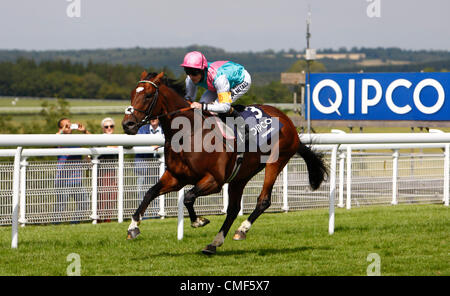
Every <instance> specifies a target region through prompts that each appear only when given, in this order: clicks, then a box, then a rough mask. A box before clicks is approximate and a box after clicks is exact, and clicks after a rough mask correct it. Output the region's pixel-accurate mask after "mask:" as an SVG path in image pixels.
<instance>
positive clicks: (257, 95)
mask: <svg viewBox="0 0 450 296" xmlns="http://www.w3.org/2000/svg"><path fill="white" fill-rule="evenodd" d="M143 70H147V72H161V71H163V72H164V73H165V74H166V75H167V76H168V77H169V78H172V79H175V80H177V81H184V80H185V77H186V76H185V74H184V73H181V74H179V75H178V76H177V75H175V74H174V73H173V72H172V71H171V70H170V69H169V68H167V67H162V68H154V67H146V68H144V67H142V66H140V65H122V64H109V63H93V62H92V61H89V62H88V63H87V64H83V63H78V62H72V61H70V60H68V59H66V60H49V61H41V62H39V63H38V62H36V61H35V60H34V59H27V58H19V59H17V60H16V61H15V62H11V61H4V62H0V96H25V97H43V98H46V97H47V98H53V97H56V98H81V99H83V98H86V99H88V98H96V99H119V100H120V99H123V100H129V98H130V92H131V90H132V89H133V88H134V87H135V86H136V83H137V81H138V80H139V76H140V73H141V72H142V71H143ZM200 94H201V92H199V95H200ZM291 98H292V94H291V91H290V90H289V88H288V87H287V86H286V85H282V84H281V83H280V82H279V74H278V79H277V80H275V81H271V82H270V83H268V84H266V85H259V86H258V85H252V88H251V90H250V92H249V93H248V94H246V95H245V96H244V97H243V98H242V99H241V101H240V102H241V103H245V104H251V103H263V102H290V101H291Z"/></svg>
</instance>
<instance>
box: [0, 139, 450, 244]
mask: <svg viewBox="0 0 450 296" xmlns="http://www.w3.org/2000/svg"><path fill="white" fill-rule="evenodd" d="M366 136H367V138H366ZM300 137H301V140H302V141H303V142H305V143H311V141H312V142H313V143H323V144H319V145H314V149H317V150H322V151H327V152H328V151H331V155H330V158H329V159H328V160H327V161H328V163H329V164H330V176H329V180H327V181H326V182H324V184H323V186H322V187H321V188H320V189H319V190H318V191H317V192H311V191H310V190H308V189H307V188H308V183H307V172H306V167H305V165H304V162H303V160H301V159H299V158H293V159H292V160H291V161H290V162H289V164H288V165H287V166H286V167H285V168H284V170H283V173H282V174H281V175H280V177H279V178H278V180H277V182H276V184H275V186H274V189H273V194H272V206H271V208H269V210H270V211H288V210H296V209H297V210H298V209H304V208H310V207H325V206H328V207H329V211H330V218H329V233H330V234H332V233H333V232H334V208H335V199H336V196H337V192H338V203H337V206H338V207H344V195H345V196H346V204H345V205H346V208H347V209H350V208H351V206H352V204H356V205H363V204H377V203H382V204H386V203H389V202H390V203H391V204H397V203H398V202H399V201H400V202H426V203H430V202H432V203H436V202H442V201H443V202H444V204H445V205H446V206H448V203H449V196H448V195H449V155H450V154H449V142H450V137H449V134H446V133H440V134H438V133H435V134H342V133H339V134H337V133H332V134H318V135H301V136H300ZM163 141H164V139H163V138H162V136H160V135H136V136H128V135H0V143H1V144H0V146H10V147H11V146H13V147H17V146H18V148H16V149H2V150H0V157H14V163H13V164H12V163H10V162H5V163H4V164H3V165H1V166H0V174H2V175H3V177H2V178H1V180H0V198H2V201H1V204H0V224H12V247H13V248H14V247H17V243H18V225H19V224H22V225H25V224H27V223H52V222H58V221H61V220H60V219H59V220H58V219H57V218H58V217H57V216H56V214H57V211H54V208H55V206H54V203H55V202H56V201H57V198H55V197H54V195H55V191H58V190H61V189H58V188H52V186H53V185H52V184H54V183H55V181H54V178H55V171H56V169H57V168H56V166H57V165H56V162H55V161H54V160H52V161H47V162H42V161H28V159H29V158H30V157H45V156H56V155H90V156H92V159H91V160H89V161H84V162H80V163H79V164H77V165H78V169H81V170H84V171H85V172H86V173H85V176H84V179H83V182H84V184H82V186H81V187H79V188H78V189H74V188H70V190H71V191H76V190H79V191H80V192H81V193H80V192H78V193H80V194H79V195H81V194H85V195H87V196H88V197H87V198H85V199H83V200H82V201H83V202H84V203H85V204H88V205H90V206H87V207H84V208H83V209H82V210H81V213H82V214H74V212H75V213H78V212H79V211H78V210H77V211H75V210H73V208H74V207H75V206H76V203H77V202H78V201H77V200H76V198H75V199H74V201H73V204H72V205H68V206H67V208H68V209H69V210H68V212H70V211H72V212H71V213H67V215H66V216H65V217H64V218H65V220H64V219H63V221H71V220H92V221H93V223H96V222H97V220H98V219H105V218H109V219H117V220H118V221H119V222H122V221H123V220H124V219H125V218H129V217H130V216H131V214H132V213H133V212H134V210H135V209H136V208H137V206H138V205H139V202H140V200H141V199H142V192H140V193H141V194H140V195H139V194H136V192H138V191H139V190H138V189H137V186H138V185H137V184H136V175H135V174H134V173H133V169H134V165H135V164H134V159H131V160H130V159H126V157H125V156H126V155H128V154H135V153H150V152H153V151H154V150H153V149H152V148H150V147H134V148H132V149H124V148H123V146H126V147H129V146H142V145H144V146H151V145H161V144H162V143H163ZM397 141H398V142H399V143H400V144H398V143H397ZM366 142H367V143H368V144H361V143H366ZM384 142H386V143H384ZM340 143H345V144H344V145H340ZM375 143H384V144H375ZM55 145H59V146H82V145H83V146H84V145H88V146H92V145H97V146H105V145H117V146H119V147H118V148H105V147H92V148H53V149H22V146H55ZM406 148H407V149H413V148H414V149H428V148H434V149H436V148H440V149H442V150H444V151H445V153H444V154H442V153H439V151H440V150H435V151H434V152H433V154H430V153H428V154H417V153H415V154H411V155H409V154H407V153H399V151H400V149H406ZM380 149H389V150H391V151H392V152H391V153H388V154H387V153H371V154H370V153H369V154H368V153H362V154H361V153H358V152H357V151H359V150H380ZM436 151H437V152H436ZM157 152H158V153H161V152H162V150H160V149H159V150H158V151H157ZM104 154H117V155H118V160H114V161H109V162H106V163H104V162H102V163H99V162H98V159H97V157H98V155H104ZM408 157H409V158H408ZM403 158H405V160H402V159H403ZM160 160H161V161H158V160H153V161H151V162H149V163H148V165H149V167H153V168H154V171H153V172H151V173H147V177H148V178H153V181H152V182H151V183H154V182H155V181H156V179H157V177H159V176H160V175H161V174H162V173H163V171H164V162H163V161H164V159H163V158H160ZM345 160H347V163H346V165H345ZM442 164H443V166H442ZM380 165H381V166H382V167H383V168H382V169H377V167H379V166H380ZM338 166H339V170H337V168H338ZM408 166H410V167H409V168H408ZM411 166H413V167H414V168H413V169H411ZM407 169H409V170H408V173H405V172H404V171H405V170H407ZM102 170H113V171H114V172H115V175H114V177H115V178H117V184H116V185H114V190H116V192H117V201H115V202H114V205H113V206H111V205H110V206H109V207H107V210H108V211H109V212H108V214H105V209H104V208H102V209H98V205H99V204H100V202H101V200H99V199H98V196H100V195H101V194H102V193H104V192H105V191H108V188H105V186H103V187H102V185H101V184H98V180H100V179H99V172H101V171H102ZM377 170H378V171H380V176H377V175H376V172H377ZM34 171H36V172H39V171H41V172H45V174H47V175H45V176H41V175H39V176H35V177H32V176H33V175H32V174H33V172H34ZM36 172H35V174H38V173H36ZM430 173H433V174H434V175H433V174H432V175H431V176H430ZM345 175H346V177H345ZM381 175H382V176H381ZM52 178H53V179H52ZM263 178H264V173H263V172H261V173H260V174H258V175H257V176H255V177H254V178H253V179H252V181H251V182H249V183H248V185H247V187H246V189H245V191H244V195H243V199H242V206H241V212H240V214H243V213H248V212H251V211H252V210H253V209H254V206H255V201H256V197H257V196H258V195H259V193H260V190H261V187H262V182H263V181H262V180H263ZM133 182H134V183H133ZM418 182H421V184H422V185H421V186H419V187H416V188H413V189H412V190H413V191H415V193H414V192H412V193H411V192H409V191H411V190H410V188H411V187H412V186H411V185H414V184H417V183H418ZM427 182H428V183H430V184H432V185H431V186H428V187H427V186H425V183H427ZM389 184H391V185H389ZM146 185H147V188H148V187H149V186H150V185H151V184H146ZM33 186H34V187H33ZM225 186H227V185H225ZM439 188H442V190H441V189H439ZM109 190H111V188H109ZM408 190H409V191H408ZM141 191H142V190H141ZM405 191H408V192H407V193H402V192H405ZM72 193H73V192H72ZM183 193H184V190H181V191H179V192H178V193H173V194H168V195H166V196H161V197H160V198H159V199H157V201H156V202H155V205H154V206H152V205H151V207H150V208H152V212H151V213H148V216H160V217H165V216H178V218H179V220H178V231H177V236H178V239H181V238H182V237H183V217H184V216H185V215H186V211H185V210H184V208H183V202H182V200H183ZM52 194H53V198H52ZM387 195H390V197H389V201H387V199H386V196H387ZM8 198H9V199H8ZM39 198H41V199H39ZM43 198H46V200H45V201H43V200H42V199H43ZM8 200H11V201H10V202H8ZM110 204H111V203H110ZM227 204H228V196H227V190H223V191H222V193H221V194H218V195H214V196H208V197H201V198H199V199H198V200H197V203H196V209H197V211H198V212H199V214H220V213H225V212H226V207H227ZM45 207H47V210H46V212H45V213H46V215H47V216H45V217H43V215H42V213H41V214H40V215H38V214H39V213H38V212H39V211H41V212H42V208H45ZM70 207H72V209H70ZM155 207H156V208H157V209H155ZM7 209H10V211H8V210H7ZM52 209H53V210H52ZM6 217H12V218H11V220H10V221H8V218H6ZM2 221H3V222H2ZM5 221H6V222H5Z"/></svg>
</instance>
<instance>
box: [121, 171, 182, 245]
mask: <svg viewBox="0 0 450 296" xmlns="http://www.w3.org/2000/svg"><path fill="white" fill-rule="evenodd" d="M183 186H184V184H181V183H180V182H178V180H177V179H176V178H175V177H173V176H172V175H171V174H170V172H169V171H166V172H164V174H163V175H162V177H161V179H160V180H159V181H158V182H157V183H156V184H155V185H153V186H152V187H151V188H150V189H149V190H148V191H147V193H146V194H145V196H144V199H143V200H142V202H141V204H140V205H139V207H138V209H137V210H136V212H135V213H134V214H133V216H132V217H131V223H130V226H128V235H127V239H134V238H136V237H137V236H138V235H139V234H140V230H139V227H138V226H139V223H140V221H141V218H142V216H144V213H145V211H146V210H147V207H148V206H149V204H150V202H151V201H152V200H154V199H155V198H156V197H157V196H159V195H161V194H164V193H167V192H171V191H176V190H179V189H181V188H182V187H183Z"/></svg>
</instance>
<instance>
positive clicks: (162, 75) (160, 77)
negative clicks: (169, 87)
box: [154, 72, 164, 82]
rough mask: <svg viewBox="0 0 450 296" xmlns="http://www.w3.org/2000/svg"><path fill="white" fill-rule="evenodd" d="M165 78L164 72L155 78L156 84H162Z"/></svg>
mask: <svg viewBox="0 0 450 296" xmlns="http://www.w3.org/2000/svg"><path fill="white" fill-rule="evenodd" d="M163 77H164V72H161V73H159V74H158V75H156V78H155V80H154V81H155V82H160V81H161V79H162V78H163Z"/></svg>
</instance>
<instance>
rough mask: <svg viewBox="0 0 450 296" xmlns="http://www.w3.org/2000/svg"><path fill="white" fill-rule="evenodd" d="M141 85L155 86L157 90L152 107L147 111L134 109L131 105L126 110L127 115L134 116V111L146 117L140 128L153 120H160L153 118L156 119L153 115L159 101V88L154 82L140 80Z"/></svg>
mask: <svg viewBox="0 0 450 296" xmlns="http://www.w3.org/2000/svg"><path fill="white" fill-rule="evenodd" d="M139 83H150V84H151V85H153V86H154V87H155V90H156V91H155V93H154V94H153V100H152V102H151V104H150V106H148V108H147V110H140V109H136V108H134V107H133V105H130V106H128V107H127V108H126V109H125V114H126V115H132V114H133V113H134V111H138V112H141V113H143V114H144V115H145V117H144V119H142V120H141V122H140V123H139V126H142V125H144V124H146V123H147V122H149V121H150V120H151V119H155V118H158V117H157V116H156V117H155V116H153V117H154V118H152V116H151V114H152V112H153V108H155V105H156V102H157V101H158V95H159V87H158V85H157V84H156V83H154V82H153V81H150V80H140V81H138V84H139Z"/></svg>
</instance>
